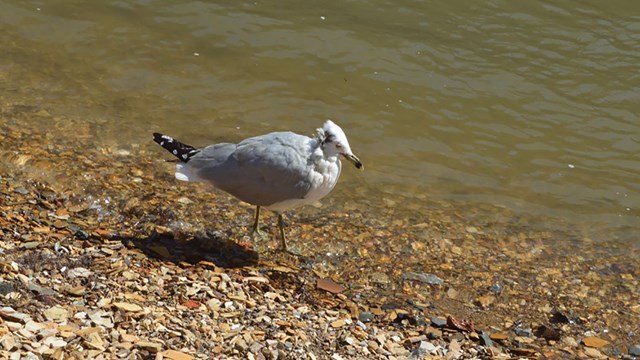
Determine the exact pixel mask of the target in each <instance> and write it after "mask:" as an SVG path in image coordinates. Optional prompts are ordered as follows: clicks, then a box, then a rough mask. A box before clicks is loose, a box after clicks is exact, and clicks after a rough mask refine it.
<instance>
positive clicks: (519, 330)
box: [513, 327, 533, 336]
mask: <svg viewBox="0 0 640 360" xmlns="http://www.w3.org/2000/svg"><path fill="white" fill-rule="evenodd" d="M513 332H514V333H516V335H518V336H533V331H531V329H530V328H521V327H517V328H515V329H513Z"/></svg>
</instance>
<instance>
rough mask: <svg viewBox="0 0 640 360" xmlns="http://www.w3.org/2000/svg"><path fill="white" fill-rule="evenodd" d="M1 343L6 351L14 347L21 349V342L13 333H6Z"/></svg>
mask: <svg viewBox="0 0 640 360" xmlns="http://www.w3.org/2000/svg"><path fill="white" fill-rule="evenodd" d="M0 345H2V348H3V349H4V350H5V351H11V350H13V349H19V348H20V346H21V344H20V342H19V341H18V340H16V338H15V337H13V336H11V335H8V334H7V335H5V336H3V337H2V339H0Z"/></svg>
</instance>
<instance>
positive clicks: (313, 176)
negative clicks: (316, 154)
mask: <svg viewBox="0 0 640 360" xmlns="http://www.w3.org/2000/svg"><path fill="white" fill-rule="evenodd" d="M340 170H341V164H340V160H337V159H336V161H330V160H326V159H322V160H320V161H319V162H318V163H316V166H314V167H313V168H312V169H311V170H310V171H309V175H308V176H309V178H310V182H311V187H310V188H309V192H307V194H306V195H305V196H304V198H301V199H288V200H284V201H280V202H277V203H275V204H271V205H269V206H265V207H266V208H267V209H269V210H272V211H276V212H282V211H286V210H289V209H292V208H295V207H298V206H302V205H307V204H312V203H314V202H316V201H319V200H320V199H322V198H323V197H325V196H327V195H328V194H329V193H330V192H331V190H333V188H334V187H335V186H336V183H338V178H339V177H340Z"/></svg>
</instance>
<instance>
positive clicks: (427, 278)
mask: <svg viewBox="0 0 640 360" xmlns="http://www.w3.org/2000/svg"><path fill="white" fill-rule="evenodd" d="M402 280H414V281H419V282H422V283H425V284H429V285H442V284H443V283H444V280H442V279H441V278H439V277H438V276H436V275H433V274H427V273H422V272H421V273H417V272H405V273H403V274H402Z"/></svg>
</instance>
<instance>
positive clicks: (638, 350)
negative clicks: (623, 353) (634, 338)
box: [629, 345, 640, 356]
mask: <svg viewBox="0 0 640 360" xmlns="http://www.w3.org/2000/svg"><path fill="white" fill-rule="evenodd" d="M629 355H632V356H640V345H633V346H632V347H630V348H629Z"/></svg>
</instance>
